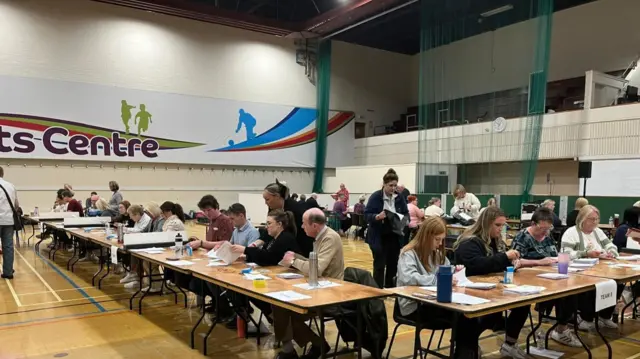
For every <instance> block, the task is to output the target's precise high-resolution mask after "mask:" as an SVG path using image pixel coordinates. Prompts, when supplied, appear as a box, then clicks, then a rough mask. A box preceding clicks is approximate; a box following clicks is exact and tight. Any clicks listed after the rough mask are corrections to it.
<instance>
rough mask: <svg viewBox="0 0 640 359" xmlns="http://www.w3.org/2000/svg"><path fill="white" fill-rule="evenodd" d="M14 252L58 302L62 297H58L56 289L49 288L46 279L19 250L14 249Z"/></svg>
mask: <svg viewBox="0 0 640 359" xmlns="http://www.w3.org/2000/svg"><path fill="white" fill-rule="evenodd" d="M15 252H16V254H17V255H19V256H20V258H22V261H23V262H24V264H26V265H27V267H29V269H31V271H32V272H33V273H34V274H35V275H36V277H38V279H40V281H41V282H42V284H44V286H45V287H46V288H47V289H48V290H49V291H50V292H51V294H53V296H54V297H55V298H56V300H58V302H61V301H62V298H60V296H59V295H58V293H56V291H55V290H53V288H51V286H50V285H49V283H48V282H47V281H46V280H44V278H42V276H41V275H40V273H38V271H36V269H35V268H33V266H32V265H31V264H30V263H29V262H28V261H27V259H26V258H25V257H24V256H23V255H22V253H20V251H15Z"/></svg>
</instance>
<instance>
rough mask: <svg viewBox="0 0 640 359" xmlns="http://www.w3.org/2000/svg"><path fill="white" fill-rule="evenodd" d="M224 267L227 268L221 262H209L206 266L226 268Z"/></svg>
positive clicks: (225, 264)
mask: <svg viewBox="0 0 640 359" xmlns="http://www.w3.org/2000/svg"><path fill="white" fill-rule="evenodd" d="M226 266H228V264H227V263H225V262H222V261H210V262H209V264H207V267H226Z"/></svg>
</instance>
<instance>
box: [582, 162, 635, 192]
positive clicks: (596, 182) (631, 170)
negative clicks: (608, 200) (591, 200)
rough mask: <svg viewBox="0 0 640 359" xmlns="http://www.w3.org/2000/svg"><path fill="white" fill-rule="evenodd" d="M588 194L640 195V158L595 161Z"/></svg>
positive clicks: (588, 184) (588, 185) (592, 166)
mask: <svg viewBox="0 0 640 359" xmlns="http://www.w3.org/2000/svg"><path fill="white" fill-rule="evenodd" d="M583 187H584V186H583V182H582V181H580V194H582V191H583ZM587 196H620V197H630V196H636V197H640V159H633V160H610V161H607V160H604V161H593V162H592V165H591V178H589V179H588V180H587Z"/></svg>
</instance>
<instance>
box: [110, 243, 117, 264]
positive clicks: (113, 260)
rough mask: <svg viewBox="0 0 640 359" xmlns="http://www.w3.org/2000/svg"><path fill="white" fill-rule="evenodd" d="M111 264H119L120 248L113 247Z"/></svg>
mask: <svg viewBox="0 0 640 359" xmlns="http://www.w3.org/2000/svg"><path fill="white" fill-rule="evenodd" d="M111 263H113V264H118V246H111Z"/></svg>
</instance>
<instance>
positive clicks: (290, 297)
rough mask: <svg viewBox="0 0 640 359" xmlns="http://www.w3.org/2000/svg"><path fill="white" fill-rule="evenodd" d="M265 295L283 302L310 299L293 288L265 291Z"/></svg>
mask: <svg viewBox="0 0 640 359" xmlns="http://www.w3.org/2000/svg"><path fill="white" fill-rule="evenodd" d="M267 296H269V297H271V298H274V299H277V300H280V301H283V302H293V301H296V300H304V299H311V297H310V296H308V295H304V294H300V293H298V292H296V291H293V290H284V291H282V292H271V293H267Z"/></svg>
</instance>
